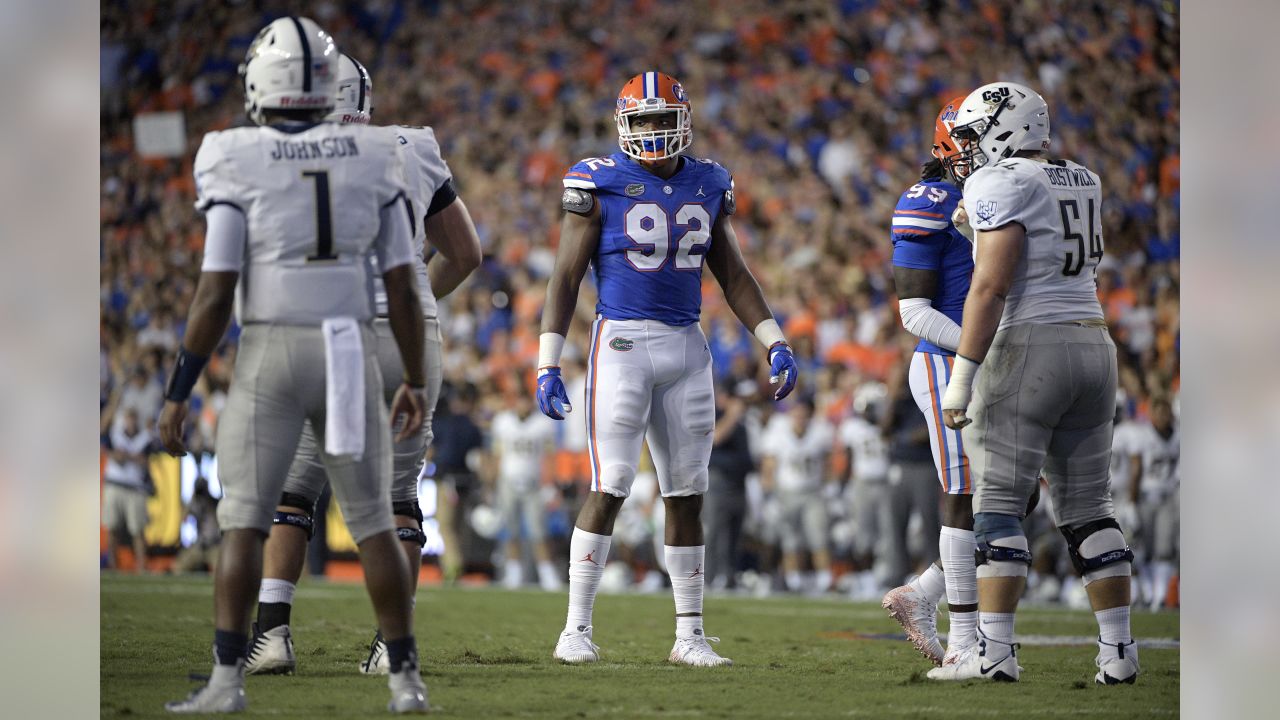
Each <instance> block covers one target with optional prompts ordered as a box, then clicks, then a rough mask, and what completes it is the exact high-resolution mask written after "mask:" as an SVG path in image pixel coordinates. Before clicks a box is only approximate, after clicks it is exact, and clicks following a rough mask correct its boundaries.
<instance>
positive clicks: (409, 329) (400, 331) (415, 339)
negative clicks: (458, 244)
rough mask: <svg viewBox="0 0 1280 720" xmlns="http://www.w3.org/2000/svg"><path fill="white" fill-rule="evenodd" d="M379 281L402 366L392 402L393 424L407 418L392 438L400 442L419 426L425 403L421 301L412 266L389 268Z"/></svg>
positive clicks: (420, 425)
mask: <svg viewBox="0 0 1280 720" xmlns="http://www.w3.org/2000/svg"><path fill="white" fill-rule="evenodd" d="M382 281H383V283H385V285H386V288H387V316H388V320H389V321H390V324H391V334H392V335H394V336H395V338H396V346H397V347H399V348H400V359H401V360H402V361H403V363H404V383H402V384H401V385H400V388H399V389H398V390H396V395H395V398H394V399H393V400H392V402H391V423H392V425H395V423H396V421H397V419H399V418H400V417H401V416H402V415H403V416H404V417H406V418H407V419H406V422H405V424H404V427H403V428H401V430H400V432H399V433H398V434H397V435H396V438H395V439H396V441H397V442H399V441H400V440H403V439H405V438H407V437H410V436H411V435H413V434H414V433H416V432H417V431H418V429H419V428H421V427H422V414H423V407H424V403H425V400H424V399H423V398H422V397H421V395H422V389H423V388H424V387H426V384H427V379H426V377H425V376H424V374H423V367H424V365H423V357H422V348H423V335H424V330H423V327H422V301H421V300H419V299H418V287H417V282H416V281H415V280H414V276H413V265H410V264H406V265H399V266H396V267H393V268H391V269H390V270H388V271H386V272H385V273H383V274H382Z"/></svg>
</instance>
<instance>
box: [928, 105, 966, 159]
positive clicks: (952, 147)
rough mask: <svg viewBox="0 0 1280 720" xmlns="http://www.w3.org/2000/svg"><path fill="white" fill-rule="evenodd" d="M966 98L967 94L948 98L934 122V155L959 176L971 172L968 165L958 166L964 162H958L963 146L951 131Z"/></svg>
mask: <svg viewBox="0 0 1280 720" xmlns="http://www.w3.org/2000/svg"><path fill="white" fill-rule="evenodd" d="M964 98H965V96H964V95H961V96H960V97H955V98H951V99H950V100H948V101H947V104H946V105H943V106H942V111H941V112H939V113H938V118H937V120H935V121H934V123H933V156H934V157H936V158H938V159H939V160H941V161H942V165H943V167H945V168H947V169H948V170H950V171H951V174H952V176H953V177H957V178H963V177H965V176H966V175H968V174H969V173H968V168H967V167H960V168H957V166H958V165H961V164H962V163H960V162H957V160H958V158H959V155H960V153H961V148H960V147H959V146H958V145H957V143H956V141H955V139H954V138H952V137H951V131H952V130H953V129H954V128H955V126H956V117H958V116H959V112H960V103H962V102H964ZM957 170H959V171H958V172H957Z"/></svg>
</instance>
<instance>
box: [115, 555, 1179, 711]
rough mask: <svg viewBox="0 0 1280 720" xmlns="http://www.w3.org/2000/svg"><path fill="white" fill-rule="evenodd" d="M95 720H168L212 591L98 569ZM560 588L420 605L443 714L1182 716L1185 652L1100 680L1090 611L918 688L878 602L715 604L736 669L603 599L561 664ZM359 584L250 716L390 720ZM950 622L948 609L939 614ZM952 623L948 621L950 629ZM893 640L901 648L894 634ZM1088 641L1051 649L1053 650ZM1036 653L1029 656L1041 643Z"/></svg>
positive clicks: (1031, 622) (659, 623)
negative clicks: (1015, 665) (368, 671)
mask: <svg viewBox="0 0 1280 720" xmlns="http://www.w3.org/2000/svg"><path fill="white" fill-rule="evenodd" d="M101 591H102V630H101V632H102V635H101V640H102V645H101V663H102V664H101V692H102V700H101V703H102V716H103V717H130V718H145V717H164V716H165V713H164V710H163V704H164V702H165V701H167V700H174V699H180V698H182V697H184V696H185V695H186V694H187V693H188V692H189V691H190V690H191V689H193V688H195V687H196V686H197V684H198V683H196V682H194V681H191V680H189V679H188V674H189V673H192V672H195V673H202V674H204V673H208V672H209V666H210V663H211V662H212V651H211V645H212V637H213V633H212V602H213V600H212V591H213V588H212V585H211V583H210V582H209V580H207V579H186V578H170V577H151V578H134V577H126V576H115V575H104V576H103V578H102V584H101ZM565 602H566V594H565V593H563V592H562V593H542V592H535V591H529V592H506V591H500V590H490V589H432V588H423V589H422V590H420V591H419V593H418V606H417V607H418V611H417V636H418V643H419V647H420V649H421V653H422V658H423V671H424V672H423V674H424V677H425V679H426V682H427V686H428V690H429V693H430V701H431V705H432V708H433V713H434V714H438V715H440V716H442V717H455V718H501V717H537V718H543V717H545V718H631V717H635V718H663V717H677V718H702V717H708V718H735V719H737V718H785V717H793V718H811V717H861V718H914V717H922V718H923V717H935V718H936V717H955V718H964V717H974V718H992V717H995V718H1001V717H1007V718H1019V717H1031V718H1052V717H1075V718H1111V717H1114V718H1133V717H1152V716H1154V717H1168V716H1176V715H1177V714H1178V690H1179V679H1178V672H1179V660H1178V652H1179V651H1178V650H1177V649H1176V647H1173V648H1170V647H1168V645H1172V644H1173V643H1164V645H1165V647H1164V648H1161V647H1157V644H1153V643H1147V644H1146V645H1143V646H1142V648H1141V661H1142V671H1143V673H1142V675H1141V676H1140V678H1139V679H1138V682H1137V684H1136V685H1132V686H1129V685H1122V686H1118V687H1099V686H1095V685H1094V683H1093V675H1094V672H1095V668H1094V664H1093V658H1094V655H1095V654H1096V646H1095V645H1094V644H1093V643H1092V642H1091V641H1089V640H1090V636H1093V635H1095V634H1096V632H1097V626H1096V624H1095V622H1094V619H1093V616H1092V614H1091V613H1088V612H1081V611H1067V610H1048V609H1041V608H1026V609H1024V610H1023V611H1022V612H1020V613H1019V616H1018V633H1019V636H1020V639H1023V640H1024V641H1025V643H1024V646H1023V649H1022V651H1021V652H1020V653H1019V659H1020V662H1021V665H1022V666H1023V668H1024V671H1023V675H1022V681H1021V682H1019V683H1017V684H996V683H990V682H979V681H969V682H966V683H960V684H954V683H936V682H934V681H931V680H926V679H925V677H924V673H925V671H927V670H928V669H929V667H930V665H929V664H928V662H927V661H926V660H925V659H924V658H922V657H921V656H920V655H918V654H917V653H916V651H915V650H914V649H913V648H912V647H911V646H910V645H908V644H907V642H906V641H905V640H900V639H892V638H890V637H888V636H890V635H894V634H897V633H898V632H899V628H898V626H897V624H896V623H894V622H893V621H892V620H891V619H890V618H889V617H888V615H886V614H885V612H884V611H883V610H881V609H880V607H879V605H878V604H875V603H850V602H844V601H840V600H827V599H823V600H809V599H799V598H791V597H786V598H769V599H751V598H738V597H732V598H728V597H711V598H708V600H707V602H706V608H705V609H706V614H707V632H708V634H709V635H718V636H719V637H720V638H722V640H723V642H721V643H720V644H719V645H718V646H717V650H718V651H719V652H720V653H721V654H723V655H725V656H726V657H730V658H733V661H734V666H733V667H728V668H687V667H676V666H672V665H669V664H667V663H666V657H667V653H668V652H669V651H670V650H671V645H672V642H673V628H674V623H673V620H672V615H673V607H672V601H671V597H670V594H669V593H663V594H658V595H643V596H642V595H601V596H600V597H599V599H598V601H597V603H596V612H595V618H594V621H595V628H596V630H595V641H596V643H597V644H599V645H600V647H601V656H602V660H601V662H599V663H596V664H594V665H589V666H577V667H570V666H565V665H561V664H560V663H558V662H556V661H554V660H552V659H551V650H552V648H553V647H554V645H555V640H556V637H557V635H558V634H559V632H560V629H561V627H562V626H563V624H564V612H565ZM372 617H373V615H372V609H371V608H370V605H369V601H368V598H367V596H366V595H365V592H364V588H363V587H362V586H359V585H350V584H327V583H317V582H308V581H306V580H304V581H303V584H302V585H301V586H300V588H299V590H298V596H297V599H296V604H295V607H294V617H293V625H292V627H293V632H294V642H295V644H296V647H297V650H298V674H297V675H294V676H288V677H286V676H275V677H250V678H249V679H248V681H247V691H248V697H249V709H248V712H247V713H246V715H248V716H260V717H272V718H309V719H310V718H331V717H355V716H369V715H384V714H385V710H383V708H385V707H386V702H387V698H388V693H387V689H386V680H385V678H382V677H366V676H361V675H359V674H358V673H357V671H356V664H357V663H358V662H359V661H360V660H363V659H364V657H365V655H366V653H367V645H368V642H369V639H370V637H371V636H372V629H373V620H372ZM943 617H944V618H945V613H943ZM943 625H945V620H944V621H943ZM1133 629H1134V634H1135V635H1137V636H1138V638H1139V642H1140V644H1141V643H1142V641H1143V640H1146V639H1155V638H1159V639H1161V640H1165V641H1168V640H1172V639H1176V638H1177V637H1178V615H1177V614H1170V613H1161V614H1151V613H1136V614H1135V615H1134V620H1133ZM898 637H901V636H900V635H898ZM1063 641H1068V642H1083V641H1089V642H1088V644H1087V645H1085V644H1078V645H1066V646H1062V645H1053V644H1051V643H1058V642H1063ZM1032 643H1035V644H1032Z"/></svg>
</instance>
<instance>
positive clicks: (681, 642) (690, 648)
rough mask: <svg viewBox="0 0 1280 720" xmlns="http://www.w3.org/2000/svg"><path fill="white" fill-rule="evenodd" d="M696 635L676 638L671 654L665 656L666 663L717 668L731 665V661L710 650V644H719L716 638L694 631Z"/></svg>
mask: <svg viewBox="0 0 1280 720" xmlns="http://www.w3.org/2000/svg"><path fill="white" fill-rule="evenodd" d="M694 632H696V633H698V634H697V635H692V636H690V637H683V638H676V644H675V646H674V647H672V648H671V654H670V655H668V656H667V662H672V663H676V664H678V665H691V666H693V667H718V666H721V665H732V664H733V661H732V660H730V659H729V658H726V657H720V656H719V655H718V654H716V651H715V650H712V649H711V645H710V644H708V641H710V642H716V643H718V642H720V638H718V637H706V636H705V635H703V634H702V631H700V630H695V631H694Z"/></svg>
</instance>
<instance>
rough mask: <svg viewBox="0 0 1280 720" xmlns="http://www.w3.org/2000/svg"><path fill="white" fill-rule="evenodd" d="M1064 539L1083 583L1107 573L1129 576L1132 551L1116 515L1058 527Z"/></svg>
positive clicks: (1107, 575) (1097, 578)
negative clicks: (1078, 524)
mask: <svg viewBox="0 0 1280 720" xmlns="http://www.w3.org/2000/svg"><path fill="white" fill-rule="evenodd" d="M1058 529H1059V530H1061V531H1062V536H1063V537H1065V538H1066V539H1067V553H1068V554H1069V555H1071V564H1072V565H1074V566H1075V568H1076V572H1077V573H1079V574H1080V577H1082V578H1084V584H1085V586H1086V587H1088V585H1089V583H1091V582H1093V581H1095V580H1102V579H1103V578H1109V577H1128V576H1129V575H1131V574H1132V572H1133V564H1132V563H1133V551H1132V550H1130V549H1129V545H1128V544H1127V543H1126V542H1125V539H1124V533H1122V532H1120V523H1118V522H1116V520H1115V518H1102V519H1101V520H1093V521H1091V522H1087V523H1085V524H1084V525H1080V526H1078V527H1074V528H1071V527H1061V528H1058Z"/></svg>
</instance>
